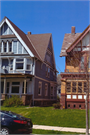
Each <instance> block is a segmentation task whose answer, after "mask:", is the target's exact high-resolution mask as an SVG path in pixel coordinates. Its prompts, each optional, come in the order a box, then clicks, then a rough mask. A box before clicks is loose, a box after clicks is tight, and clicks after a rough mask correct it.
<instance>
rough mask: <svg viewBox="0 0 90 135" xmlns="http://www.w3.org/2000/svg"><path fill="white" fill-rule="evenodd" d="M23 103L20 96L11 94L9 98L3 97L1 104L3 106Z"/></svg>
mask: <svg viewBox="0 0 90 135" xmlns="http://www.w3.org/2000/svg"><path fill="white" fill-rule="evenodd" d="M21 105H23V102H22V101H21V99H20V97H19V96H17V95H12V97H11V98H9V99H5V101H4V103H3V106H5V107H11V106H15V107H17V106H21Z"/></svg>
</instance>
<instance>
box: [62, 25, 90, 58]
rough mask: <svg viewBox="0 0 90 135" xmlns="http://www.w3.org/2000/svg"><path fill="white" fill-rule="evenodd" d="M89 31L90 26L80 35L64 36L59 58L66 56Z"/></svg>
mask: <svg viewBox="0 0 90 135" xmlns="http://www.w3.org/2000/svg"><path fill="white" fill-rule="evenodd" d="M89 30H90V25H89V26H88V27H87V28H86V29H85V30H84V31H83V32H82V33H75V34H71V33H70V34H65V36H64V40H63V45H62V49H61V53H60V56H66V55H67V52H70V51H71V50H72V49H73V48H74V47H75V46H76V45H77V44H78V43H79V42H80V40H82V38H83V37H84V36H85V35H86V34H87V33H88V32H89Z"/></svg>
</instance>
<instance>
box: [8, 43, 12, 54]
mask: <svg viewBox="0 0 90 135" xmlns="http://www.w3.org/2000/svg"><path fill="white" fill-rule="evenodd" d="M9 52H12V43H9Z"/></svg>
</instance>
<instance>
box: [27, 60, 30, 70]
mask: <svg viewBox="0 0 90 135" xmlns="http://www.w3.org/2000/svg"><path fill="white" fill-rule="evenodd" d="M30 63H31V60H30V59H27V70H30V69H31V64H30Z"/></svg>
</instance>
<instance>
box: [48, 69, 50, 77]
mask: <svg viewBox="0 0 90 135" xmlns="http://www.w3.org/2000/svg"><path fill="white" fill-rule="evenodd" d="M48 77H50V68H49V67H48Z"/></svg>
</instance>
